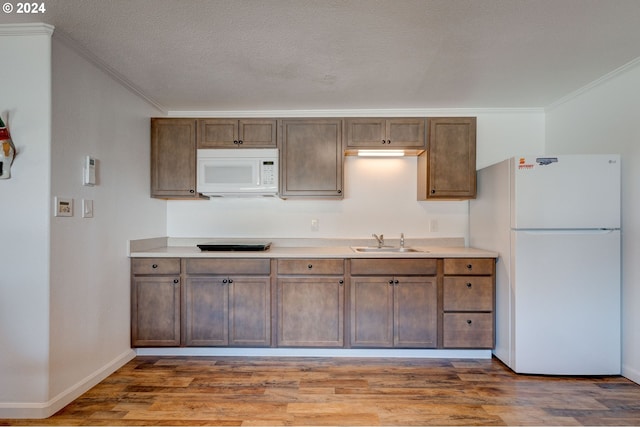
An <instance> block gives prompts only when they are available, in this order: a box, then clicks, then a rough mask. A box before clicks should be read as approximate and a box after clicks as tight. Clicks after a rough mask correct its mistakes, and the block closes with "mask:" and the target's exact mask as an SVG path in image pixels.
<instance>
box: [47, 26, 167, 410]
mask: <svg viewBox="0 0 640 427" xmlns="http://www.w3.org/2000/svg"><path fill="white" fill-rule="evenodd" d="M52 76H53V82H52V85H53V98H52V99H53V108H52V114H53V121H52V122H53V128H52V156H51V157H52V173H51V195H52V196H63V197H70V198H73V199H74V205H75V213H74V216H73V217H71V218H66V217H58V218H52V220H51V284H50V287H51V301H50V303H51V320H50V321H51V325H50V326H51V331H50V334H51V335H50V337H51V344H50V351H51V357H50V386H49V393H50V399H51V400H52V401H53V402H57V401H58V400H62V401H66V400H68V397H69V396H71V397H73V396H72V395H73V394H74V393H78V391H83V390H82V388H83V387H84V388H86V386H87V385H92V383H93V382H95V380H96V378H97V379H101V378H99V377H101V376H103V375H105V374H109V373H110V369H115V368H118V367H119V366H120V365H121V364H122V363H123V361H126V360H128V358H131V357H133V352H132V350H131V346H130V340H129V324H130V323H129V319H130V315H129V312H130V311H129V295H130V276H129V259H128V258H127V252H126V248H127V240H128V239H139V238H147V237H157V236H163V235H165V232H166V202H164V201H161V200H156V199H151V198H150V197H149V188H150V183H149V181H150V178H149V177H150V174H149V162H150V154H149V137H150V130H149V129H150V128H149V117H150V116H152V115H154V114H157V111H156V110H155V109H154V108H152V107H151V106H150V105H149V104H147V103H146V102H145V101H144V100H142V99H141V98H140V97H138V96H136V95H134V94H133V93H132V92H130V91H129V90H128V89H126V88H125V87H124V86H122V85H121V84H119V83H118V82H116V81H115V80H113V79H112V78H111V77H110V76H108V75H107V74H105V73H104V72H102V71H101V70H100V69H99V68H97V67H96V66H95V65H94V64H92V63H90V62H88V61H87V60H86V59H85V58H83V57H81V56H80V55H78V54H77V53H76V51H75V50H73V49H71V48H70V47H69V46H67V45H66V44H65V43H63V42H62V41H60V40H58V39H57V38H56V37H55V35H54V38H53V73H52ZM86 155H91V156H94V157H95V158H97V159H98V167H97V172H98V185H97V186H95V187H86V186H83V185H82V179H81V177H82V166H83V161H84V158H85V156H86ZM83 198H85V199H90V200H93V207H94V217H93V218H82V216H81V206H82V203H81V202H82V199H83ZM79 384H80V385H81V386H78V385H79ZM69 389H70V390H69Z"/></svg>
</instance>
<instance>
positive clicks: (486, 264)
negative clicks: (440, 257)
mask: <svg viewBox="0 0 640 427" xmlns="http://www.w3.org/2000/svg"><path fill="white" fill-rule="evenodd" d="M495 263H496V260H495V259H493V258H448V259H445V260H444V274H445V275H455V274H458V275H478V276H489V275H491V274H493V273H494V266H495Z"/></svg>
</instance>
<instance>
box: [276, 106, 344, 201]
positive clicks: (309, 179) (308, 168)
mask: <svg viewBox="0 0 640 427" xmlns="http://www.w3.org/2000/svg"><path fill="white" fill-rule="evenodd" d="M279 129H280V131H281V132H280V133H279V135H280V137H281V138H282V140H281V145H280V147H281V152H280V167H281V174H280V178H281V180H280V187H281V188H280V196H281V197H284V198H287V197H311V198H314V197H321V198H336V199H341V198H342V197H343V196H342V185H343V183H342V165H343V159H344V154H343V152H342V120H339V119H291V120H283V121H282V122H281V125H280V127H279Z"/></svg>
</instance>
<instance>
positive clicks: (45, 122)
mask: <svg viewBox="0 0 640 427" xmlns="http://www.w3.org/2000/svg"><path fill="white" fill-rule="evenodd" d="M51 31H52V28H51V27H45V26H42V25H33V26H15V25H0V57H1V58H2V65H1V66H0V114H2V117H3V119H5V121H6V118H7V114H9V122H8V125H9V127H10V130H11V135H12V137H13V141H14V144H15V145H16V149H17V151H18V155H17V157H16V158H15V161H14V164H13V168H12V173H11V174H12V178H11V179H9V180H0V224H1V227H0V418H1V417H2V415H3V414H14V413H17V412H9V410H8V408H13V407H21V408H28V407H29V405H30V403H32V402H44V401H46V400H47V391H48V390H47V387H48V370H49V244H48V242H49V216H50V212H51V209H50V207H51V204H50V203H49V185H50V170H51V167H50V142H51V134H50V127H51V120H50V117H51V50H50V46H51Z"/></svg>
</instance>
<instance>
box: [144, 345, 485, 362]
mask: <svg viewBox="0 0 640 427" xmlns="http://www.w3.org/2000/svg"><path fill="white" fill-rule="evenodd" d="M136 354H137V355H138V356H251V357H385V358H390V357H395V358H402V357H406V358H425V359H427V358H430V359H434V358H442V359H491V350H441V349H434V350H422V349H420V350H417V349H416V350H411V349H353V348H351V349H342V348H340V349H329V348H241V347H163V348H159V347H153V348H137V349H136Z"/></svg>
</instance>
